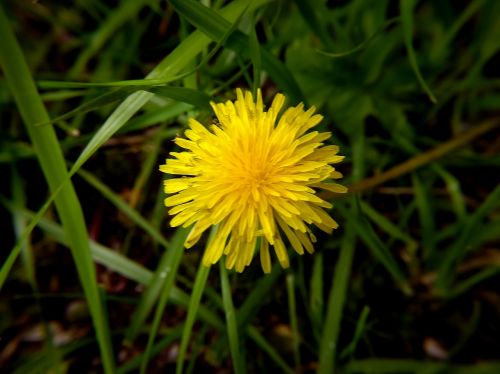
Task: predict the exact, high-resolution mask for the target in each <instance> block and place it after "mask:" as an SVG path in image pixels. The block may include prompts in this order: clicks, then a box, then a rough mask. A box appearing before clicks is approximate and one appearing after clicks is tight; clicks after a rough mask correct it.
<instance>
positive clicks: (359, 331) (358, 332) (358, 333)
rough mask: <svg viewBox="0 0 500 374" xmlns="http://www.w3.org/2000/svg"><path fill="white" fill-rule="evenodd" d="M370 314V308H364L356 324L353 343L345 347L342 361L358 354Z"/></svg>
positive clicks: (341, 355)
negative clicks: (360, 340)
mask: <svg viewBox="0 0 500 374" xmlns="http://www.w3.org/2000/svg"><path fill="white" fill-rule="evenodd" d="M369 314H370V308H369V307H368V306H366V305H365V306H364V307H363V310H362V311H361V315H360V316H359V318H358V322H356V328H355V330H354V336H353V338H352V341H351V342H350V343H349V344H348V345H347V347H345V349H344V350H343V351H342V353H341V354H340V356H339V357H340V359H343V358H345V357H347V356H350V355H353V354H354V353H355V352H356V347H357V345H358V342H359V339H361V337H362V336H363V332H364V330H365V327H366V320H367V319H368V315H369Z"/></svg>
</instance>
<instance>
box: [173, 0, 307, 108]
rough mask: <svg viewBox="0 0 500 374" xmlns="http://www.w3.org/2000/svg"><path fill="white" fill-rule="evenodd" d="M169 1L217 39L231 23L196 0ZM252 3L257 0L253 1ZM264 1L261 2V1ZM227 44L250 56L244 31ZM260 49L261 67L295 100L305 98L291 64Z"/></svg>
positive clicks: (188, 18)
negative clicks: (292, 72) (289, 65)
mask: <svg viewBox="0 0 500 374" xmlns="http://www.w3.org/2000/svg"><path fill="white" fill-rule="evenodd" d="M170 2H171V4H172V5H173V6H174V8H175V9H176V11H177V12H178V13H179V14H182V15H183V16H184V17H185V18H186V19H187V20H188V21H189V22H191V23H192V24H193V25H194V26H196V27H197V28H199V29H200V30H201V31H203V32H204V33H206V34H207V35H208V36H210V37H211V38H212V39H214V40H221V38H222V37H223V35H224V34H225V32H226V30H227V29H228V28H229V27H231V23H230V22H229V21H228V20H227V19H225V18H224V16H223V14H219V13H218V12H215V11H214V10H212V9H210V8H207V7H205V6H203V5H202V4H200V3H197V2H195V1H193V0H182V1H181V0H171V1H170ZM266 2H267V1H266ZM253 3H255V2H252V3H250V4H253ZM264 3H265V2H262V3H261V5H262V4H264ZM256 8H257V6H254V7H253V9H256ZM253 9H251V7H250V6H249V7H248V11H249V12H250V11H252V10H253ZM224 46H227V47H228V48H230V49H232V50H234V51H235V52H236V53H238V54H241V55H243V56H247V57H250V56H249V53H250V46H249V39H248V36H247V35H245V34H243V33H242V32H241V31H235V32H234V33H232V34H231V36H229V38H228V39H227V41H226V42H225V43H224ZM260 51H261V57H262V67H263V69H264V70H266V71H267V72H268V73H269V75H270V76H271V78H272V79H273V80H274V81H275V82H276V84H277V85H278V87H280V88H281V89H282V90H283V91H285V92H286V93H287V94H288V96H289V98H290V99H291V100H292V101H293V102H298V101H304V97H303V95H302V92H301V89H300V87H299V85H298V83H297V82H296V80H295V78H294V77H293V75H292V74H291V72H290V71H289V70H288V68H287V67H286V66H285V65H284V64H283V63H282V62H281V61H280V60H279V59H277V58H276V57H275V56H274V55H273V54H271V53H270V52H269V51H267V50H266V49H265V48H260Z"/></svg>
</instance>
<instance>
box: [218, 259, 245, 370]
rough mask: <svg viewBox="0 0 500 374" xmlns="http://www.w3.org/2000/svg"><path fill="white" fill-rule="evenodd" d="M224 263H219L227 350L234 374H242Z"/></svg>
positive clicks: (241, 363) (231, 300)
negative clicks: (227, 342) (227, 341)
mask: <svg viewBox="0 0 500 374" xmlns="http://www.w3.org/2000/svg"><path fill="white" fill-rule="evenodd" d="M224 263H225V261H224V260H221V261H219V265H220V266H219V269H220V284H221V289H222V302H223V305H224V313H225V315H226V331H227V335H228V339H229V350H230V351H231V357H232V359H233V369H234V372H235V373H236V374H243V373H245V372H246V369H245V364H244V362H243V359H242V358H241V355H240V340H239V336H238V323H237V322H236V313H235V311H234V305H233V298H232V296H231V287H230V286H229V279H228V276H227V270H226V267H225V265H224Z"/></svg>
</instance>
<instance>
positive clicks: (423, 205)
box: [412, 173, 436, 260]
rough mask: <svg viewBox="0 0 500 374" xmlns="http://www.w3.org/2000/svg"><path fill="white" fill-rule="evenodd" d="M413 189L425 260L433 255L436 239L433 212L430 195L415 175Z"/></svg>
mask: <svg viewBox="0 0 500 374" xmlns="http://www.w3.org/2000/svg"><path fill="white" fill-rule="evenodd" d="M412 182H413V189H414V190H415V201H416V202H417V209H418V216H419V219H420V227H421V229H422V234H421V235H422V250H423V258H424V259H425V260H427V259H428V258H429V256H431V255H432V254H433V253H434V248H435V243H434V240H435V239H434V238H435V237H436V233H435V231H436V230H435V229H436V225H435V222H434V212H433V210H432V206H433V204H432V195H431V193H430V191H429V188H428V187H427V186H424V184H423V183H422V181H421V180H420V178H419V177H418V176H417V174H416V173H414V174H413V175H412Z"/></svg>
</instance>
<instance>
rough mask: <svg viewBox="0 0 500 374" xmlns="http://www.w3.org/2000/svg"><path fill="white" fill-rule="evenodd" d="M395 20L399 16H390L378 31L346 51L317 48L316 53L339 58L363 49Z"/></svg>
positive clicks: (397, 20) (397, 19)
mask: <svg viewBox="0 0 500 374" xmlns="http://www.w3.org/2000/svg"><path fill="white" fill-rule="evenodd" d="M397 22H399V18H392V19H390V20H388V21H387V22H386V23H385V24H384V25H383V26H382V27H381V28H380V29H379V30H378V31H376V32H374V33H373V34H372V35H371V36H369V37H368V38H367V39H365V40H363V41H362V42H361V43H359V44H358V45H357V46H355V47H354V48H351V49H349V50H347V51H343V52H326V51H320V50H318V53H321V54H322V55H325V56H328V57H331V58H341V57H347V56H349V55H352V54H354V53H357V52H360V51H362V50H363V49H365V47H366V46H368V45H369V44H370V42H371V41H373V40H374V39H375V38H376V37H377V36H379V35H381V34H382V33H383V31H384V30H385V29H387V28H388V27H389V26H391V25H393V24H395V23H397Z"/></svg>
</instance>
